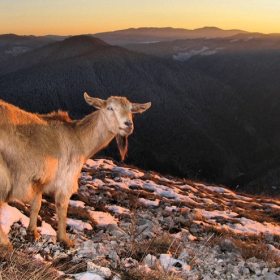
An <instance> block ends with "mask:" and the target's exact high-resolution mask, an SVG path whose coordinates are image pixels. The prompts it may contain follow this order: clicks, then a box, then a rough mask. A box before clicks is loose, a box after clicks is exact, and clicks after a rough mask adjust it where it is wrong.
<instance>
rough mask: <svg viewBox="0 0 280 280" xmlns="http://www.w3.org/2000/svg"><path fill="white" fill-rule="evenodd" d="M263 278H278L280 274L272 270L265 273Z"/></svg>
mask: <svg viewBox="0 0 280 280" xmlns="http://www.w3.org/2000/svg"><path fill="white" fill-rule="evenodd" d="M264 279H265V280H280V276H278V275H276V274H275V273H274V272H269V273H265V275H264Z"/></svg>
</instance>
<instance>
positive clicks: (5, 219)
mask: <svg viewBox="0 0 280 280" xmlns="http://www.w3.org/2000/svg"><path fill="white" fill-rule="evenodd" d="M91 171H94V172H95V171H98V172H100V174H102V172H103V173H104V174H106V176H104V177H103V178H102V176H101V177H96V176H93V175H91V174H92V173H91ZM113 172H114V174H117V176H115V177H111V176H107V174H112V173H113ZM101 178H102V179H101ZM80 187H81V188H82V187H84V188H85V190H87V189H88V190H90V191H92V192H93V193H95V192H97V195H96V197H98V192H99V191H100V190H103V191H104V192H106V191H107V190H109V189H110V190H111V189H112V188H113V189H116V190H120V193H121V192H123V193H129V192H133V193H135V194H136V195H135V197H136V199H137V201H138V202H139V203H140V204H142V205H145V207H148V208H151V209H153V208H158V207H162V208H161V209H162V210H161V211H166V212H167V213H170V215H172V214H174V213H178V214H179V215H188V216H189V217H191V218H192V219H193V222H194V223H195V224H198V225H201V224H208V225H210V226H215V228H219V229H221V230H222V229H223V230H225V231H227V232H232V233H233V234H242V235H247V236H248V235H252V236H253V235H256V234H260V235H267V236H269V235H270V236H271V235H277V236H280V225H279V223H277V222H265V221H261V220H258V221H257V219H251V218H250V215H246V211H244V210H243V209H242V207H243V206H242V205H245V206H246V205H247V207H246V209H253V208H252V206H254V211H255V212H256V211H257V213H260V214H262V213H266V212H267V211H279V210H280V201H279V200H277V199H266V200H264V201H263V202H262V201H261V200H260V199H259V198H258V199H257V198H254V197H252V196H249V195H244V194H242V195H241V194H236V193H235V192H233V191H231V190H229V189H227V188H225V187H222V186H213V185H206V184H202V183H194V182H193V183H189V184H186V183H185V181H182V180H181V181H180V180H177V179H173V178H172V179H170V178H166V177H164V176H161V175H158V174H154V173H152V172H148V173H145V172H143V171H140V170H137V169H135V168H129V167H120V166H117V165H116V164H114V163H113V161H111V160H105V159H96V160H88V161H87V162H86V164H85V165H84V170H83V172H82V173H81V176H80ZM120 199H121V198H120ZM116 200H117V201H118V198H117V197H116ZM166 202H168V203H167V204H166ZM234 203H237V204H236V205H235V207H234V208H232V209H231V207H232V206H233V205H234ZM69 205H70V206H71V207H76V208H77V209H80V210H79V211H86V212H87V213H88V214H89V216H90V217H91V219H92V220H93V221H94V225H95V226H96V227H97V228H104V227H108V226H111V229H113V230H115V233H117V234H119V236H121V235H123V234H124V232H123V230H122V229H120V228H119V226H120V225H119V221H120V220H119V217H120V216H122V215H127V216H129V215H130V214H131V210H130V209H128V208H125V207H123V205H122V206H120V205H117V203H116V202H114V204H111V205H104V209H106V211H108V212H102V211H94V209H93V207H90V208H88V206H85V202H82V201H76V200H70V202H69ZM242 210H243V211H242ZM247 211H248V210H247ZM252 211H253V210H252ZM248 214H249V213H248ZM257 216H258V215H257ZM18 221H20V222H21V224H22V225H23V226H24V227H25V228H26V227H27V226H28V223H29V218H28V217H26V216H25V215H24V214H23V213H21V212H20V211H19V210H18V209H17V208H15V207H12V206H9V205H8V204H5V205H4V206H3V209H2V215H1V221H0V222H1V225H2V228H3V230H4V232H5V233H6V234H7V233H8V232H9V231H10V228H11V226H12V225H13V224H14V223H15V222H18ZM67 225H68V226H69V227H70V228H72V229H75V230H78V231H83V230H84V229H86V230H88V231H91V230H92V229H93V227H92V225H91V224H90V223H88V222H87V221H82V220H79V219H73V218H69V217H68V218H67ZM39 231H40V232H41V234H43V235H51V236H56V232H55V231H54V229H53V228H52V227H51V225H50V224H48V223H46V222H45V221H43V222H42V226H41V227H40V228H39ZM182 234H187V235H188V236H190V238H189V240H194V239H196V238H195V237H193V236H192V235H191V234H190V232H189V229H184V228H182V229H181V232H180V233H178V234H177V235H178V236H180V235H182ZM177 235H176V236H177ZM191 237H193V239H192V238H191ZM91 245H92V244H91ZM93 245H94V243H93ZM93 245H92V246H93ZM269 249H270V250H271V251H273V252H275V254H276V255H280V251H279V249H277V248H275V247H273V245H270V247H269ZM159 261H160V262H161V265H162V267H164V268H166V267H167V266H168V265H171V266H172V264H173V263H178V260H177V259H173V258H172V257H171V255H169V254H162V255H161V256H160V260H159ZM180 266H181V267H184V269H185V270H189V269H190V267H189V266H188V265H187V264H186V263H184V262H180ZM172 267H173V266H172ZM172 269H174V267H173V268H172ZM75 278H76V279H80V280H87V279H103V278H102V277H101V276H99V275H97V274H93V273H89V272H87V273H81V274H77V275H75Z"/></svg>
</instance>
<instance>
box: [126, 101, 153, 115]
mask: <svg viewBox="0 0 280 280" xmlns="http://www.w3.org/2000/svg"><path fill="white" fill-rule="evenodd" d="M151 105H152V103H151V102H148V103H143V104H139V103H132V108H131V113H133V114H137V113H143V112H145V111H146V110H147V109H149V108H150V107H151Z"/></svg>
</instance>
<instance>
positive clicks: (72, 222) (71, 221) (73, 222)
mask: <svg viewBox="0 0 280 280" xmlns="http://www.w3.org/2000/svg"><path fill="white" fill-rule="evenodd" d="M66 224H67V225H68V226H70V227H73V228H75V229H77V230H79V231H82V230H84V229H87V230H92V226H91V225H90V224H89V223H86V222H83V221H81V220H74V219H71V218H67V220H66Z"/></svg>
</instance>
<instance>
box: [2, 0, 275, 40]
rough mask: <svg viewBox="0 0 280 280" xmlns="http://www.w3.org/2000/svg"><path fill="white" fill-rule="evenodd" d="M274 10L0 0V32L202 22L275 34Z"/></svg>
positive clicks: (135, 0)
mask: <svg viewBox="0 0 280 280" xmlns="http://www.w3.org/2000/svg"><path fill="white" fill-rule="evenodd" d="M279 15H280V1H279V0H210V1H209V0H141V1H139V0H0V34H6V33H15V34H18V35H30V34H32V35H47V34H54V35H77V34H88V33H97V32H104V31H113V30H120V29H126V28H130V27H134V28H138V27H174V28H186V29H195V28H200V27H204V26H216V27H219V28H222V29H242V30H246V31H251V32H262V33H280V19H279Z"/></svg>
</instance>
